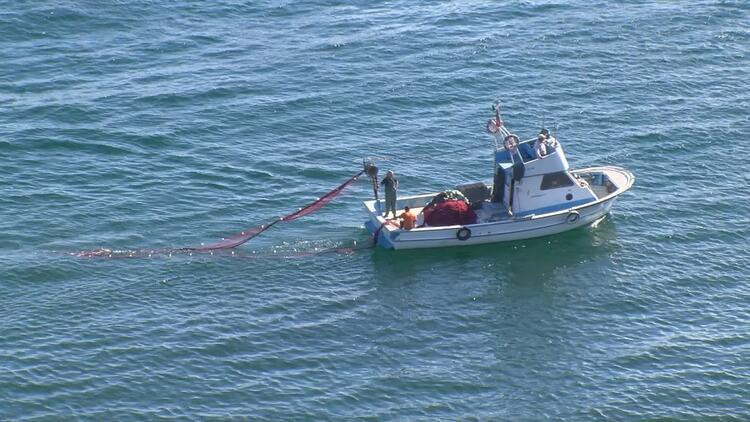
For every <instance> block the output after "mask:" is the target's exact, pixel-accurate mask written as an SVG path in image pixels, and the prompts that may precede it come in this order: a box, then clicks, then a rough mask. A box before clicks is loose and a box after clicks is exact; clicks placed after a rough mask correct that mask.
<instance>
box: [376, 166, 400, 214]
mask: <svg viewBox="0 0 750 422" xmlns="http://www.w3.org/2000/svg"><path fill="white" fill-rule="evenodd" d="M380 184H381V185H383V186H385V217H386V218H388V212H389V211H393V218H396V190H398V179H396V175H395V174H393V171H391V170H388V172H387V173H386V174H385V177H384V178H383V181H382V182H380Z"/></svg>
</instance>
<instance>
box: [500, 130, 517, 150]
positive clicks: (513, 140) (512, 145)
mask: <svg viewBox="0 0 750 422" xmlns="http://www.w3.org/2000/svg"><path fill="white" fill-rule="evenodd" d="M519 142H520V139H518V136H516V135H514V134H512V133H511V134H510V135H508V136H506V137H505V139H503V146H504V147H505V149H506V150H508V151H511V150H514V149H516V148H517V147H518V143H519Z"/></svg>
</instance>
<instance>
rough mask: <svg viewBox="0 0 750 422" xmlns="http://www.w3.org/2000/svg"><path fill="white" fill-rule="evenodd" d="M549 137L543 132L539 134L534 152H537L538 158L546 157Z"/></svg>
mask: <svg viewBox="0 0 750 422" xmlns="http://www.w3.org/2000/svg"><path fill="white" fill-rule="evenodd" d="M546 141H547V138H545V137H544V135H543V134H541V133H540V134H539V136H537V138H536V142H534V152H536V158H544V156H545V155H547V142H546Z"/></svg>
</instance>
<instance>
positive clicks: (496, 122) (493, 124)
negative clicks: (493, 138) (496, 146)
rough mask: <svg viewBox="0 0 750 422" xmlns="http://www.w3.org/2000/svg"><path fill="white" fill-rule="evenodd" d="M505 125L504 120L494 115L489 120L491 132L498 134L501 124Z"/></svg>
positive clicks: (488, 128) (488, 127) (488, 130)
mask: <svg viewBox="0 0 750 422" xmlns="http://www.w3.org/2000/svg"><path fill="white" fill-rule="evenodd" d="M502 125H503V121H502V120H500V119H498V118H496V117H493V118H491V119H490V120H489V121H487V132H489V133H491V134H493V135H494V134H496V133H497V132H500V126H502Z"/></svg>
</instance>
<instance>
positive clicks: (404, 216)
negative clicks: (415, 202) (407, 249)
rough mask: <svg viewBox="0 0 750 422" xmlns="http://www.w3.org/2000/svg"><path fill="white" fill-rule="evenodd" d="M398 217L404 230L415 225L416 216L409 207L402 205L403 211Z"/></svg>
mask: <svg viewBox="0 0 750 422" xmlns="http://www.w3.org/2000/svg"><path fill="white" fill-rule="evenodd" d="M398 218H400V219H401V228H402V229H404V230H411V229H413V228H414V226H416V225H417V216H416V215H414V213H413V212H411V209H409V207H404V212H403V213H401V215H399V216H398Z"/></svg>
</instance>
